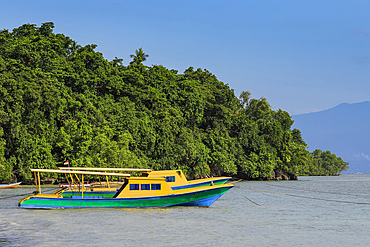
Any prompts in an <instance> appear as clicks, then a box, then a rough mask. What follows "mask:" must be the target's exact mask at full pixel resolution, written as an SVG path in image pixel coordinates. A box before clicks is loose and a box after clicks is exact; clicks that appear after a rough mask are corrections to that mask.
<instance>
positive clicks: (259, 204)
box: [235, 186, 261, 206]
mask: <svg viewBox="0 0 370 247" xmlns="http://www.w3.org/2000/svg"><path fill="white" fill-rule="evenodd" d="M235 189H236V190H237V191H239V193H240V194H241V195H242V196H244V197H245V199H247V200H248V201H250V202H251V203H254V204H256V205H257V206H261V205H260V204H258V203H256V202H254V201H252V200H251V199H249V198H248V197H246V196H245V195H244V194H243V193H242V192H240V190H239V189H238V188H237V187H236V186H235Z"/></svg>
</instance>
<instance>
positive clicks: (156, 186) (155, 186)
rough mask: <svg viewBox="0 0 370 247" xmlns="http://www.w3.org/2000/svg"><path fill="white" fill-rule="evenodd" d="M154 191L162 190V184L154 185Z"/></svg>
mask: <svg viewBox="0 0 370 247" xmlns="http://www.w3.org/2000/svg"><path fill="white" fill-rule="evenodd" d="M152 190H161V184H152Z"/></svg>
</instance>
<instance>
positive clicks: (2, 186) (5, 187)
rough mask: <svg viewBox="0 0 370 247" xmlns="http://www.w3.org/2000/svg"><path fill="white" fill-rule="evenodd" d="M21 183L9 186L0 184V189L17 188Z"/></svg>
mask: <svg viewBox="0 0 370 247" xmlns="http://www.w3.org/2000/svg"><path fill="white" fill-rule="evenodd" d="M21 183H22V182H18V183H11V184H0V189H10V188H17V187H18V186H19V185H20V184H21Z"/></svg>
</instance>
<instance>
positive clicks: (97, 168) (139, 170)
mask: <svg viewBox="0 0 370 247" xmlns="http://www.w3.org/2000/svg"><path fill="white" fill-rule="evenodd" d="M58 169H60V170H80V171H130V172H151V171H152V169H138V168H109V167H106V168H104V167H58Z"/></svg>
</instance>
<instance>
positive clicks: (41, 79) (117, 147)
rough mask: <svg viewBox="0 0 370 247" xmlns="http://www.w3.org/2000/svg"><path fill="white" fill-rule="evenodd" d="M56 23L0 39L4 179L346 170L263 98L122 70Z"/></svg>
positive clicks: (140, 56) (134, 64)
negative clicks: (65, 172)
mask: <svg viewBox="0 0 370 247" xmlns="http://www.w3.org/2000/svg"><path fill="white" fill-rule="evenodd" d="M53 28H54V24H53V23H51V22H49V23H44V24H42V25H41V26H40V27H37V26H36V25H33V24H25V25H22V26H21V27H19V28H15V29H13V30H12V32H10V31H9V30H2V31H0V180H5V179H9V178H11V177H13V178H16V179H17V180H19V181H22V180H23V181H27V180H31V179H32V174H31V173H30V172H29V168H55V167H57V166H59V165H61V164H62V163H63V162H64V161H65V160H69V161H70V164H71V165H72V166H95V167H135V168H152V169H156V170H158V169H182V170H183V171H184V172H185V173H186V175H187V176H188V177H189V178H196V177H204V176H213V175H237V176H239V177H243V178H249V179H260V178H261V179H263V178H270V177H271V175H272V174H273V173H274V171H277V170H280V171H284V172H288V173H293V174H297V175H308V174H311V175H317V174H321V175H332V174H337V173H339V172H341V171H343V170H345V169H347V167H348V163H346V162H343V160H342V159H341V158H339V157H336V156H335V155H334V154H331V153H330V152H328V151H327V152H322V151H321V150H316V153H309V152H308V151H307V145H306V143H304V141H303V140H302V138H301V133H300V131H299V130H298V129H293V130H292V129H291V127H292V124H293V121H292V119H291V116H290V115H289V114H288V113H287V112H285V111H282V110H278V111H274V110H272V109H271V108H270V106H269V104H268V102H267V100H266V99H264V98H261V99H252V98H250V93H249V92H248V91H245V92H243V93H242V95H241V96H240V98H237V97H236V96H235V95H234V91H233V90H232V89H230V88H229V86H228V85H227V84H224V83H223V82H221V81H219V80H218V79H217V78H216V76H215V75H213V74H212V73H210V72H209V71H207V70H202V69H194V68H192V67H190V68H188V69H186V70H185V71H184V72H183V73H182V74H180V73H178V71H175V70H169V69H166V68H165V67H163V66H157V65H153V66H150V67H149V66H145V65H143V63H142V62H143V61H145V59H146V58H147V55H146V54H145V53H144V51H143V50H142V49H139V50H137V51H136V53H135V54H134V55H132V58H133V60H132V61H131V62H130V63H129V64H128V65H127V66H124V65H123V61H122V59H118V58H116V59H114V60H113V61H107V60H106V59H104V57H103V54H101V53H99V52H96V51H95V48H96V45H93V44H92V45H86V46H84V47H81V46H79V45H77V42H76V41H74V40H72V39H71V38H69V37H68V36H65V35H64V34H54V33H53Z"/></svg>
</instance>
